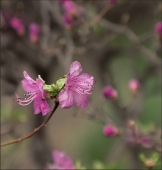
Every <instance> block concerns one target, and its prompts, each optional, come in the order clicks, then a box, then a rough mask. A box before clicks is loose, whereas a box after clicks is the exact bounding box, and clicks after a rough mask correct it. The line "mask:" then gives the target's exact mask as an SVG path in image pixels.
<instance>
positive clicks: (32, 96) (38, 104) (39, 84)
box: [16, 71, 50, 116]
mask: <svg viewBox="0 0 162 170" xmlns="http://www.w3.org/2000/svg"><path fill="white" fill-rule="evenodd" d="M23 74H24V77H25V80H22V86H23V89H24V90H25V91H26V92H27V94H25V96H26V98H21V97H19V96H18V95H17V94H16V97H17V103H18V104H19V105H22V106H26V105H28V104H30V103H31V102H32V101H34V114H38V113H40V112H42V115H43V116H45V115H46V114H47V113H48V112H49V111H50V107H49V105H48V103H47V101H46V98H45V97H46V92H45V91H44V90H43V85H44V82H43V80H42V79H41V78H37V79H36V81H34V80H33V79H32V78H31V77H30V76H29V75H28V74H27V72H26V71H24V72H23ZM27 96H28V97H27Z"/></svg>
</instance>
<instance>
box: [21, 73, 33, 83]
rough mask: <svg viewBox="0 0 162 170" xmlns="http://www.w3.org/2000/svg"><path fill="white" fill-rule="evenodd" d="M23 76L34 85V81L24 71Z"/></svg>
mask: <svg viewBox="0 0 162 170" xmlns="http://www.w3.org/2000/svg"><path fill="white" fill-rule="evenodd" d="M23 74H24V77H25V79H26V80H28V81H30V82H31V83H32V82H33V83H35V81H34V80H33V79H32V78H31V77H30V76H29V75H28V73H27V72H26V71H23Z"/></svg>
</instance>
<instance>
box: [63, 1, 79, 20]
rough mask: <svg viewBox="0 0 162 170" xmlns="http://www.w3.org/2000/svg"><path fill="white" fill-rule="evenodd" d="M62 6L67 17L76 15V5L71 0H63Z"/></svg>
mask: <svg viewBox="0 0 162 170" xmlns="http://www.w3.org/2000/svg"><path fill="white" fill-rule="evenodd" d="M63 7H64V9H65V11H66V13H67V14H68V15H69V17H71V18H73V17H76V16H77V11H78V10H77V6H76V4H75V3H74V2H73V1H70V0H68V1H63Z"/></svg>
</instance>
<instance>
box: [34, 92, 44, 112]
mask: <svg viewBox="0 0 162 170" xmlns="http://www.w3.org/2000/svg"><path fill="white" fill-rule="evenodd" d="M41 104H42V97H41V95H38V96H37V97H36V98H35V99H34V114H39V113H40V112H41Z"/></svg>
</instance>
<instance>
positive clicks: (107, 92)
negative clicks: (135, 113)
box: [102, 86, 118, 99]
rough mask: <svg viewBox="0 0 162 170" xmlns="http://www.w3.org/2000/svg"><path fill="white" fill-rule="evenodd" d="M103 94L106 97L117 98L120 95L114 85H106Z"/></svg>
mask: <svg viewBox="0 0 162 170" xmlns="http://www.w3.org/2000/svg"><path fill="white" fill-rule="evenodd" d="M102 94H103V95H104V96H105V97H106V98H111V99H115V98H117V96H118V93H117V91H116V90H115V89H114V88H113V87H112V86H106V87H105V88H104V89H103V91H102Z"/></svg>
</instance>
